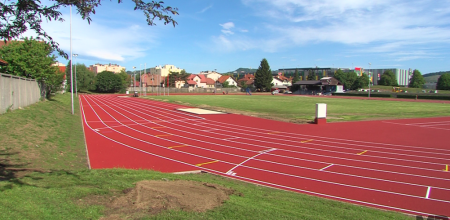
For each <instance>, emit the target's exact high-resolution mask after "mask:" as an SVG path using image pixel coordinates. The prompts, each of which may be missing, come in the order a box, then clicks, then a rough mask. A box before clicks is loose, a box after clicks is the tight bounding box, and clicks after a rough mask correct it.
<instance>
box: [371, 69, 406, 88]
mask: <svg viewBox="0 0 450 220" xmlns="http://www.w3.org/2000/svg"><path fill="white" fill-rule="evenodd" d="M386 70H391V71H392V72H393V73H394V74H395V78H396V79H397V83H398V85H399V86H408V85H409V81H410V80H411V77H412V75H413V70H412V69H407V70H405V69H365V70H364V73H365V74H369V73H370V75H371V76H373V84H374V85H378V81H379V80H380V79H381V75H383V73H384V72H385V71H386Z"/></svg>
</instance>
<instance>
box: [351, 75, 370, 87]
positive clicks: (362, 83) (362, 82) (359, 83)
mask: <svg viewBox="0 0 450 220" xmlns="http://www.w3.org/2000/svg"><path fill="white" fill-rule="evenodd" d="M353 73H354V74H355V75H356V73H355V72H353ZM368 85H369V76H368V75H367V74H362V76H360V77H357V79H356V80H355V82H354V83H353V85H352V86H351V88H350V89H352V90H357V89H360V88H364V87H366V86H368Z"/></svg>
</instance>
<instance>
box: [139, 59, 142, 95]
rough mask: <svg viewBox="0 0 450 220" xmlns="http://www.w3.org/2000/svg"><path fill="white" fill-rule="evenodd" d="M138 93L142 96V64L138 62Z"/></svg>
mask: <svg viewBox="0 0 450 220" xmlns="http://www.w3.org/2000/svg"><path fill="white" fill-rule="evenodd" d="M139 95H140V96H142V64H139Z"/></svg>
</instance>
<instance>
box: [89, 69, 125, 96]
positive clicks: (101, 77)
mask: <svg viewBox="0 0 450 220" xmlns="http://www.w3.org/2000/svg"><path fill="white" fill-rule="evenodd" d="M122 86H123V84H122V78H120V76H118V75H116V74H114V73H113V72H109V71H103V72H100V73H98V74H97V76H95V87H96V88H97V91H98V92H105V93H114V92H118V91H120V90H121V89H122Z"/></svg>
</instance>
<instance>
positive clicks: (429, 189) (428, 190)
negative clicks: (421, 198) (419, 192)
mask: <svg viewBox="0 0 450 220" xmlns="http://www.w3.org/2000/svg"><path fill="white" fill-rule="evenodd" d="M430 191H431V187H428V189H427V195H426V196H425V198H427V199H428V198H429V197H430Z"/></svg>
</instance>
